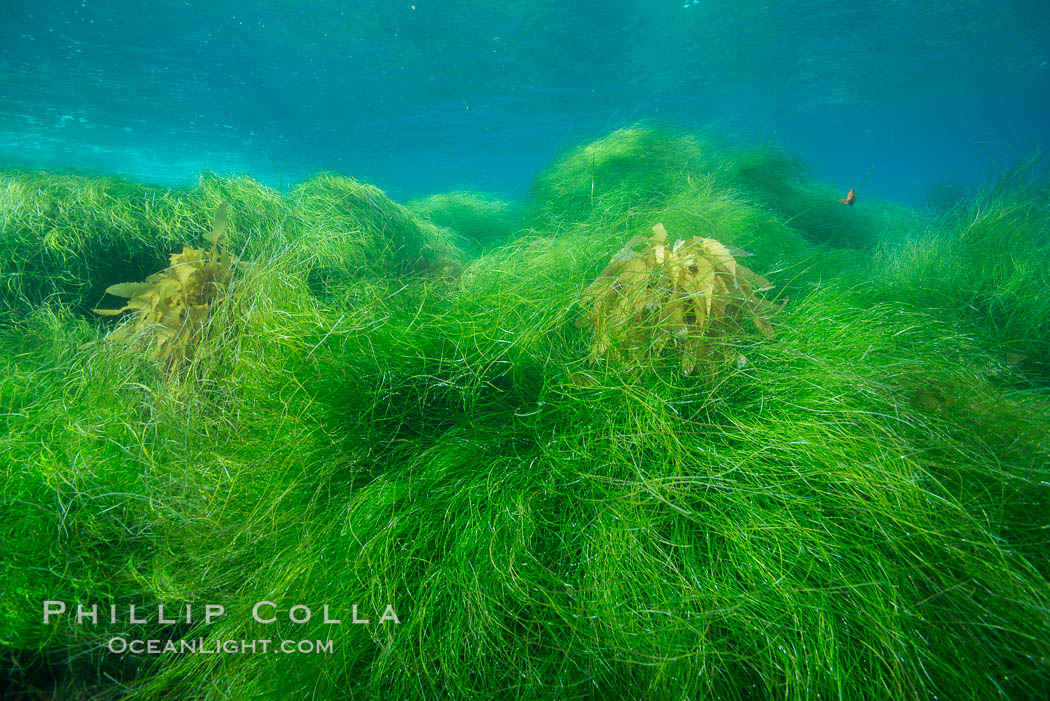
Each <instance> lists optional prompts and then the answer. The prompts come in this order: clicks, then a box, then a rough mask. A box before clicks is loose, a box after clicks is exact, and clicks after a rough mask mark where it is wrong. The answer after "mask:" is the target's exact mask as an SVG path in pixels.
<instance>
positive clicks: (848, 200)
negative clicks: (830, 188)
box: [839, 188, 857, 207]
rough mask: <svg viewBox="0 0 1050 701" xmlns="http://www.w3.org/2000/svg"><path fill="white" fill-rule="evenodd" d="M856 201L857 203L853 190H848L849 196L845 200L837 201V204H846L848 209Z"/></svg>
mask: <svg viewBox="0 0 1050 701" xmlns="http://www.w3.org/2000/svg"><path fill="white" fill-rule="evenodd" d="M856 201H857V193H856V192H854V190H853V188H850V189H849V194H848V195H846V199H844V200H839V202H841V203H842V204H848V205H849V206H850V207H852V206H853V203H854V202H856Z"/></svg>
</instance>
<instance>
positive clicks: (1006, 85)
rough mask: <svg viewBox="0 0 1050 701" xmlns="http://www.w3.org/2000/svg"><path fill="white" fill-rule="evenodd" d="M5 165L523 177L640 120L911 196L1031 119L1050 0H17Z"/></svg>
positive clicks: (1043, 67)
mask: <svg viewBox="0 0 1050 701" xmlns="http://www.w3.org/2000/svg"><path fill="white" fill-rule="evenodd" d="M3 5H4V10H3V13H4V15H5V20H4V22H3V23H0V164H5V165H10V164H21V165H29V166H35V167H50V168H70V167H73V168H82V169H88V170H93V171H106V172H114V171H115V172H121V173H126V174H130V175H132V176H134V177H136V178H140V179H143V180H147V181H151V182H157V183H162V184H174V183H183V182H188V181H192V180H193V179H194V178H195V176H196V174H197V173H198V172H199V171H201V170H202V169H212V170H216V171H219V172H223V173H247V174H250V175H252V176H253V177H255V178H257V179H260V180H262V181H263V182H266V183H268V184H272V185H281V184H288V183H291V182H297V181H301V180H303V179H305V178H306V177H308V176H309V175H310V174H312V173H313V172H316V171H318V170H324V169H328V170H335V171H338V172H343V173H349V174H352V175H354V176H356V177H360V178H363V179H367V180H369V181H371V182H375V183H376V184H378V185H380V186H381V187H383V188H384V189H386V190H387V191H389V192H390V193H391V194H392V195H394V196H395V197H410V196H416V195H419V194H425V193H429V192H435V191H441V190H448V189H451V188H454V187H458V186H468V187H472V188H477V189H482V190H487V191H491V192H495V193H498V194H501V195H504V196H511V197H516V196H521V195H523V194H524V193H525V192H526V191H527V189H528V186H529V183H530V182H531V180H532V177H533V176H534V174H535V172H536V171H537V170H538V169H539V168H541V167H543V166H545V165H546V164H548V163H550V162H551V160H552V159H553V158H554V157H555V156H556V155H557V154H558V153H560V152H562V151H564V149H565V148H566V147H568V146H570V145H572V144H575V143H579V142H581V141H584V140H589V139H591V138H594V137H596V136H598V135H600V134H603V133H606V132H608V131H609V130H610V129H612V128H615V127H617V126H622V125H623V124H625V123H630V122H634V121H636V120H639V119H656V120H670V121H673V122H675V123H678V124H681V125H684V126H686V127H697V126H712V125H713V128H714V129H715V130H716V131H718V132H719V133H721V134H723V135H728V136H730V137H732V138H736V139H739V140H743V141H745V142H752V141H759V142H762V143H772V144H775V145H778V146H781V147H783V148H785V149H788V150H790V151H792V152H795V153H797V154H799V155H801V156H802V157H803V158H804V159H805V161H806V162H807V163H809V164H810V165H811V166H812V168H813V170H814V175H815V176H816V177H817V178H818V179H820V180H825V181H828V182H831V183H834V184H836V185H838V186H841V187H842V188H844V189H847V188H848V187H850V186H851V185H855V184H856V183H857V181H858V180H859V179H860V178H861V177H862V176H863V174H864V173H865V172H867V171H868V169H869V168H871V167H872V166H875V167H876V170H875V171H874V173H873V176H872V178H871V179H870V181H869V182H868V183H867V184H866V186H865V187H866V190H865V194H866V195H867V196H874V197H880V198H888V199H896V200H899V201H902V202H905V203H909V204H913V205H920V206H921V205H923V204H924V203H925V197H926V191H927V190H928V189H929V188H931V187H934V186H938V185H942V184H945V183H950V184H961V185H974V184H977V183H978V182H980V181H981V180H982V179H983V178H984V177H985V176H986V175H987V174H988V172H989V170H990V169H994V168H996V167H1003V166H1005V165H1008V164H1009V163H1010V162H1012V161H1014V160H1015V159H1016V158H1018V157H1019V156H1021V155H1024V154H1026V153H1028V152H1029V151H1030V150H1031V149H1032V148H1033V147H1035V146H1038V145H1040V144H1043V143H1045V141H1046V139H1047V136H1048V128H1050V127H1048V125H1050V121H1048V120H1047V119H1046V114H1047V113H1048V108H1050V63H1048V62H1050V50H1048V48H1047V47H1048V46H1050V6H1048V5H1047V4H1046V3H1045V2H1042V1H1041V0H1009V1H1003V2H991V1H989V0H950V1H932V0H928V1H922V2H919V1H912V2H849V3H846V2H841V1H840V0H801V1H799V2H792V3H775V2H763V1H760V0H734V1H732V2H730V1H727V0H702V1H699V2H698V1H696V0H635V1H627V0H611V1H605V2H596V1H593V0H589V1H583V2H574V3H559V2H551V1H549V0H546V1H541V2H537V1H535V0H529V1H514V0H505V1H503V2H492V1H490V0H478V1H476V2H435V1H432V0H419V1H418V2H416V3H415V4H412V3H411V2H408V1H405V2H401V1H398V2H357V3H345V2H336V1H332V0H328V1H325V0H308V1H304V2H296V3H294V5H289V3H284V2H277V1H276V0H265V1H252V2H248V1H245V0H241V1H236V2H212V1H202V0H158V1H157V2H154V3H151V4H150V8H151V9H150V10H149V11H147V12H144V11H142V9H141V8H142V5H141V4H140V3H137V2H128V1H127V0H75V1H71V0H57V1H55V2H48V3H38V2H32V1H30V0H6V1H5V2H4V3H3Z"/></svg>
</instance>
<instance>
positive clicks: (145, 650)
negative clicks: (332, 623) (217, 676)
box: [106, 636, 334, 655]
mask: <svg viewBox="0 0 1050 701" xmlns="http://www.w3.org/2000/svg"><path fill="white" fill-rule="evenodd" d="M106 647H107V649H108V650H109V651H110V652H111V653H113V654H115V655H125V654H132V655H171V654H176V655H243V654H266V653H270V654H283V655H311V654H315V655H316V654H324V655H330V654H332V652H333V650H334V645H333V641H332V640H305V639H304V640H273V639H259V640H205V639H204V638H197V639H194V640H177V641H176V640H156V639H142V638H122V637H119V636H117V637H114V638H110V639H109V642H108V643H106Z"/></svg>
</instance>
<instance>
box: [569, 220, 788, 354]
mask: <svg viewBox="0 0 1050 701" xmlns="http://www.w3.org/2000/svg"><path fill="white" fill-rule="evenodd" d="M639 247H641V248H640V249H639ZM746 255H749V254H748V253H746V252H745V251H741V250H739V249H733V248H731V247H727V246H725V245H723V244H722V243H720V242H719V241H716V240H715V239H712V238H704V237H701V236H694V237H692V238H690V239H688V240H682V239H678V240H676V241H675V242H674V244H673V245H668V240H667V230H666V229H665V228H664V225H663V224H662V223H660V224H657V225H656V226H654V227H653V235H652V236H651V237H649V239H648V241H647V240H646V239H645V238H644V237H643V236H635V237H634V238H632V239H631V240H630V241H628V242H627V244H626V245H625V246H624V247H623V249H621V250H620V252H619V253H617V254H616V255H614V256H613V258H612V260H611V261H610V262H609V265H608V266H606V268H605V270H604V271H602V273H601V275H599V276H598V278H597V279H596V280H595V281H594V282H592V283H591V284H590V285H589V286H588V287H587V288H586V289H585V290H584V292H583V302H584V304H585V305H588V307H589V309H588V311H587V312H586V314H585V316H584V317H582V318H580V319H579V320H578V321H577V326H584V325H589V326H590V328H591V329H592V330H593V331H594V345H593V346H592V347H591V359H592V360H597V359H599V358H605V359H606V360H611V361H621V362H627V363H635V362H639V361H644V360H646V359H652V358H655V357H657V356H659V355H660V354H661V353H662V352H663V351H664V349H665V348H669V347H670V348H674V349H675V350H676V351H677V352H678V354H680V356H681V364H682V371H683V372H685V373H687V374H688V373H691V372H693V370H694V369H695V368H696V366H697V365H698V364H700V363H702V362H706V361H710V360H714V359H715V358H716V356H718V355H721V356H722V357H723V359H730V358H731V357H732V358H735V359H736V360H738V361H740V362H743V357H742V356H740V355H739V354H738V353H736V352H735V351H734V350H733V349H732V347H731V345H730V344H729V343H728V342H727V341H728V340H729V339H732V338H734V337H738V336H740V335H742V334H743V333H745V332H746V331H747V329H748V327H750V326H753V327H754V328H755V329H757V330H758V331H759V332H760V333H761V334H762V336H764V337H765V338H767V339H772V338H773V335H774V334H773V327H772V326H771V325H770V323H769V317H770V316H771V315H772V313H773V312H774V311H775V307H774V305H772V304H771V303H769V302H767V301H766V300H764V299H762V298H760V297H758V296H757V294H756V293H757V292H762V291H765V290H768V289H770V288H772V284H771V283H770V282H769V280H767V279H766V278H764V277H762V276H761V275H758V274H756V273H754V272H752V271H751V270H749V269H748V268H746V267H744V266H743V265H741V264H740V263H739V262H737V260H736V258H737V257H743V256H746Z"/></svg>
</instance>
